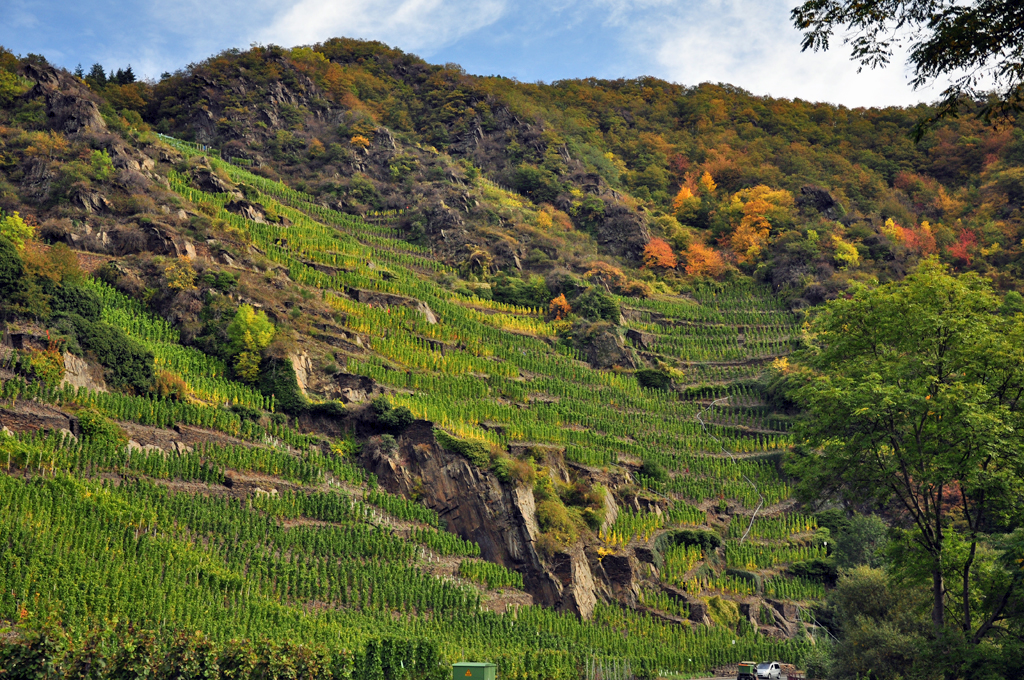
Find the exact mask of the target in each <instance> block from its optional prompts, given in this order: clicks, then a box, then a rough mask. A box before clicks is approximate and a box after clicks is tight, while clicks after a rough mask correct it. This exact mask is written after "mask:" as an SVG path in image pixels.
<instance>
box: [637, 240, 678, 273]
mask: <svg viewBox="0 0 1024 680" xmlns="http://www.w3.org/2000/svg"><path fill="white" fill-rule="evenodd" d="M643 262H644V267H645V268H647V269H663V270H664V269H675V267H676V264H677V263H678V261H677V260H676V254H675V253H673V252H672V246H670V245H669V244H668V241H666V240H665V239H663V238H653V239H651V241H650V243H648V244H647V245H646V246H644V256H643Z"/></svg>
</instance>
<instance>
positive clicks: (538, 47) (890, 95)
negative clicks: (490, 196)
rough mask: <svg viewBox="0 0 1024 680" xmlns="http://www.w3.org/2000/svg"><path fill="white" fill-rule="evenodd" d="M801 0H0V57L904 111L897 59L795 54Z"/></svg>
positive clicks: (927, 93) (912, 97)
mask: <svg viewBox="0 0 1024 680" xmlns="http://www.w3.org/2000/svg"><path fill="white" fill-rule="evenodd" d="M796 2H797V0H675V1H672V0H589V1H585V2H584V1H579V0H520V1H518V2H516V1H514V0H176V1H175V2H173V3H172V2H166V1H165V0H77V1H76V2H68V0H0V16H3V17H4V19H3V20H2V21H0V45H3V46H4V47H6V48H8V49H10V50H12V51H14V52H15V53H18V54H27V53H29V52H35V53H39V54H43V55H44V56H46V57H47V58H49V59H50V61H51V62H53V63H55V64H58V65H61V66H65V67H67V68H74V66H75V65H76V64H79V63H81V64H82V65H83V67H84V68H85V69H86V70H88V68H89V66H90V65H92V64H93V63H95V62H99V63H101V64H103V65H104V66H105V67H106V68H107V70H108V71H109V70H111V69H116V68H119V67H124V66H127V65H128V64H131V65H132V68H133V70H134V71H135V73H136V75H138V76H140V77H143V76H147V77H151V78H158V77H159V75H160V73H162V72H163V71H174V70H175V69H177V68H181V67H183V66H185V65H186V64H188V63H190V62H197V61H202V60H203V59H205V58H207V57H209V56H210V55H212V54H215V53H217V52H219V51H221V50H223V49H226V48H229V47H238V48H243V49H244V48H246V47H248V46H249V45H251V44H253V43H262V44H268V43H275V44H278V45H283V46H286V47H291V46H294V45H303V44H311V43H315V42H318V41H322V40H325V39H327V38H330V37H334V36H349V37H354V38H364V39H372V40H380V41H383V42H385V43H387V44H389V45H392V46H394V47H398V48H400V49H402V50H404V51H406V52H412V53H414V54H418V55H419V56H421V57H423V58H424V59H427V60H428V61H430V62H434V63H446V62H456V63H459V64H461V65H462V66H463V68H465V69H466V71H468V72H469V73H475V74H482V75H491V74H500V75H504V76H508V77H514V78H517V79H519V80H521V81H526V82H535V81H544V82H551V81H554V80H559V79H563V78H582V77H588V76H596V77H600V78H619V77H635V76H641V75H651V76H656V77H659V78H664V79H666V80H670V81H673V82H677V83H682V84H684V85H696V84H698V83H701V82H716V83H717V82H725V83H731V84H733V85H737V86H739V87H742V88H744V89H745V90H748V91H750V92H753V93H754V94H758V95H772V96H776V97H787V98H797V97H799V98H801V99H806V100H810V101H827V102H832V103H837V104H844V105H846V106H851V107H855V106H885V105H901V106H906V105H912V104H914V103H917V102H920V101H931V100H934V99H936V98H937V94H938V90H939V89H941V88H936V89H932V90H918V91H916V92H915V91H913V90H912V89H911V88H910V86H909V85H908V84H907V83H908V81H909V77H908V73H907V70H906V68H905V67H904V66H903V65H902V63H901V62H899V60H897V62H896V63H895V64H894V65H892V66H890V67H889V68H888V69H885V70H879V71H869V70H865V71H864V72H862V73H859V74H858V73H857V65H856V64H853V63H851V62H850V61H849V58H848V52H847V50H846V49H845V48H844V47H843V46H842V45H841V42H840V41H836V43H835V46H834V47H833V49H832V51H830V52H828V53H810V52H808V53H801V52H800V47H799V43H800V34H799V33H798V32H797V31H796V30H795V29H794V28H793V27H792V25H791V24H790V21H789V11H790V10H791V9H792V6H793V5H795V4H796Z"/></svg>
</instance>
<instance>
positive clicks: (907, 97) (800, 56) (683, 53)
mask: <svg viewBox="0 0 1024 680" xmlns="http://www.w3.org/2000/svg"><path fill="white" fill-rule="evenodd" d="M605 4H609V5H612V6H616V10H617V11H616V12H615V13H614V16H615V17H616V18H617V19H618V20H619V22H620V23H621V25H622V30H623V31H624V35H627V36H629V44H628V46H627V49H632V50H633V51H635V52H639V53H643V54H644V55H645V58H641V61H648V62H649V63H650V66H651V69H650V70H651V72H653V73H658V74H660V75H661V76H662V77H665V78H667V79H669V80H673V81H676V82H680V83H685V84H689V85H694V84H697V83H701V82H723V83H730V84H733V85H737V86H739V87H742V88H744V89H746V90H749V91H751V92H753V93H754V94H759V95H767V94H771V95H773V96H776V97H788V98H797V97H799V98H802V99H807V100H812V101H828V102H834V103H843V104H847V105H849V106H885V105H906V104H911V103H915V102H918V101H921V100H925V99H930V98H934V97H935V96H937V91H938V89H939V88H936V89H935V90H927V91H922V90H919V91H916V92H915V91H913V90H911V88H910V87H909V85H908V83H909V77H908V74H907V69H906V68H905V67H904V64H903V62H902V61H901V60H899V59H896V60H894V61H893V64H892V65H891V66H890V67H889V68H887V69H882V70H864V71H863V72H861V73H857V64H855V63H853V62H851V61H850V59H849V53H848V51H847V50H846V49H844V46H843V45H842V44H836V45H835V46H834V47H833V49H832V50H830V51H828V52H818V53H813V52H801V51H800V34H799V32H797V31H796V29H794V28H793V26H792V24H791V23H790V21H789V11H790V9H791V7H792V4H793V0H698V1H696V2H687V3H672V4H666V3H661V2H660V0H605ZM652 9H653V10H655V11H651V10H652Z"/></svg>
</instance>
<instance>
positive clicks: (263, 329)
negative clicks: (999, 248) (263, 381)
mask: <svg viewBox="0 0 1024 680" xmlns="http://www.w3.org/2000/svg"><path fill="white" fill-rule="evenodd" d="M228 338H229V339H230V340H231V347H232V352H233V354H234V355H235V374H236V375H237V376H238V377H239V378H241V379H242V380H244V381H246V382H249V383H252V382H255V381H256V378H257V377H259V371H260V352H262V351H263V349H264V348H265V347H266V346H267V345H269V344H270V341H271V340H273V339H274V324H272V323H270V320H269V319H267V314H266V312H262V311H260V312H257V311H256V310H254V309H253V308H252V306H250V305H241V306H240V307H239V308H238V311H237V312H235V318H234V319H233V320H232V321H231V324H230V325H229V326H228Z"/></svg>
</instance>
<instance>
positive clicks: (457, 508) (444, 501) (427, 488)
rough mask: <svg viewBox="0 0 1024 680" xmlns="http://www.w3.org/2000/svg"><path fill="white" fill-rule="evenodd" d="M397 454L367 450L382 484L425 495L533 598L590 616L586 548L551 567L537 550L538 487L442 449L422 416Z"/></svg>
mask: <svg viewBox="0 0 1024 680" xmlns="http://www.w3.org/2000/svg"><path fill="white" fill-rule="evenodd" d="M398 444H399V447H398V452H397V453H395V454H393V455H387V454H385V453H384V452H382V451H381V450H379V449H378V448H376V447H366V452H365V453H364V454H363V455H364V459H363V462H364V464H365V465H366V467H368V468H369V469H370V470H371V471H372V472H374V473H375V474H376V475H377V477H378V479H379V480H380V483H381V485H382V486H384V487H385V488H387V489H388V490H389V491H392V492H396V493H402V494H404V495H406V496H413V495H415V494H418V495H420V496H421V497H422V499H423V502H424V504H425V505H426V506H427V507H430V508H433V509H434V510H435V511H437V513H438V514H439V515H440V516H441V518H442V519H443V520H445V521H446V522H447V524H448V530H449V531H452V532H454V533H456V534H458V535H460V536H462V537H463V538H466V539H469V540H472V541H476V542H477V543H478V544H479V545H480V550H481V556H482V557H483V558H484V559H487V560H490V561H493V562H497V563H499V564H503V565H505V566H506V567H508V568H510V569H515V570H516V571H519V572H520V573H522V574H523V577H524V581H525V585H526V589H527V590H528V591H530V593H532V594H533V597H534V601H535V602H537V603H540V604H545V605H549V606H554V607H557V608H559V609H562V610H567V611H573V612H577V613H579V614H580V615H581V616H589V615H590V614H591V613H592V612H593V608H594V604H595V603H596V601H597V593H596V590H597V587H596V584H595V583H594V578H593V574H592V573H591V570H590V565H589V563H588V560H587V557H586V555H584V553H583V550H582V547H581V546H574V547H573V548H572V549H571V550H570V551H568V552H566V553H564V554H559V555H556V556H554V557H553V558H552V563H553V564H554V567H553V569H552V572H553V573H552V572H549V571H548V569H547V568H546V567H545V565H544V562H543V561H542V560H541V557H540V555H539V554H538V552H537V549H536V547H535V542H536V540H537V538H538V537H539V536H540V528H539V527H538V526H537V521H536V515H535V512H536V507H535V503H534V497H533V490H532V489H529V488H523V487H520V486H514V485H508V484H502V483H501V482H500V481H499V480H498V479H497V477H495V476H494V475H493V474H491V473H490V472H487V471H484V470H481V469H479V468H477V467H476V466H474V465H473V464H472V463H470V462H469V461H468V460H466V459H465V458H463V457H462V456H460V455H458V454H455V453H452V452H449V451H447V450H445V449H444V448H442V447H441V446H440V445H439V444H438V443H437V440H436V439H435V438H434V434H433V426H432V424H431V423H429V422H426V421H422V420H420V421H416V422H415V423H413V424H412V425H411V426H409V427H408V428H407V429H406V430H405V432H404V433H403V434H402V435H401V436H400V437H399V440H398Z"/></svg>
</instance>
